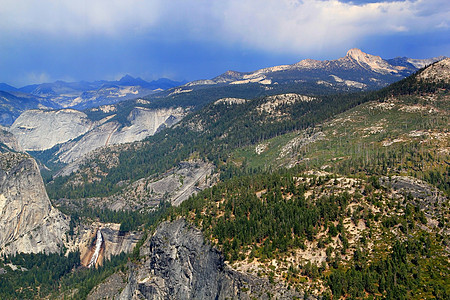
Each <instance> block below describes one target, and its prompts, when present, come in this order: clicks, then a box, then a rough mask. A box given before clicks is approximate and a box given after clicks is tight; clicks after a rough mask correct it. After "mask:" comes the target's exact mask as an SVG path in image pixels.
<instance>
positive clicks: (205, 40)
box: [0, 0, 450, 86]
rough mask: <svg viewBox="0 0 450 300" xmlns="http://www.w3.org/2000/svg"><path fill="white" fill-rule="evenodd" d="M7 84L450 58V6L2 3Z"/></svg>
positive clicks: (1, 62) (1, 47)
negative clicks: (358, 56) (366, 58)
mask: <svg viewBox="0 0 450 300" xmlns="http://www.w3.org/2000/svg"><path fill="white" fill-rule="evenodd" d="M0 41H1V42H0V70H1V72H0V82H6V83H8V84H11V85H14V86H23V85H26V84H31V83H41V82H51V81H55V80H66V81H78V80H88V81H92V80H99V79H107V80H113V79H118V78H120V77H121V76H123V75H124V74H131V75H133V76H140V77H142V78H144V79H147V80H153V79H157V78H160V77H167V78H171V79H174V80H195V79H201V78H211V77H214V76H216V75H219V74H221V73H223V72H225V71H226V70H228V69H232V70H237V71H252V70H256V69H259V68H263V67H268V66H273V65H280V64H291V63H295V62H297V61H300V60H302V59H305V58H313V59H336V58H339V57H342V56H344V55H345V53H346V51H347V50H348V49H350V48H354V47H356V48H360V49H362V50H363V51H365V52H367V53H370V54H374V55H379V56H381V57H383V58H393V57H396V56H407V57H411V58H428V57H434V56H440V55H445V56H450V1H448V0H417V1H414V0H411V1H361V0H354V1H345V0H340V1H339V0H221V1H211V0H196V1H193V0H171V1H165V0H126V1H125V0H90V1H87V0H77V1H72V0H39V1H36V0H0Z"/></svg>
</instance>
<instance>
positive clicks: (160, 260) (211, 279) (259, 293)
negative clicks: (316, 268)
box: [115, 219, 300, 299]
mask: <svg viewBox="0 0 450 300" xmlns="http://www.w3.org/2000/svg"><path fill="white" fill-rule="evenodd" d="M140 254H141V256H143V257H144V258H143V259H142V260H141V264H140V265H135V266H134V267H133V266H130V269H131V271H130V272H129V276H128V283H127V285H126V287H125V288H124V289H123V291H122V292H121V294H120V295H117V296H116V297H115V298H119V299H227V298H228V299H251V298H253V297H256V298H258V299H268V298H269V297H270V296H269V294H270V295H272V296H274V297H276V298H277V299H292V298H293V297H295V296H297V297H298V296H300V295H299V294H297V293H296V292H294V291H288V290H287V289H285V288H284V287H282V286H276V285H272V284H270V283H269V282H268V280H266V279H262V278H256V277H253V276H250V275H247V274H243V273H239V272H237V271H235V270H233V269H232V268H231V267H229V266H228V265H227V264H226V263H225V261H224V259H223V256H222V254H221V253H220V252H219V251H218V250H217V249H215V248H213V247H211V245H209V243H208V242H206V241H205V239H204V237H203V235H202V233H201V231H200V230H198V229H196V228H194V227H192V226H191V225H189V224H188V223H186V221H185V220H184V219H178V220H176V221H173V222H163V223H162V224H160V225H159V227H158V228H157V230H156V232H155V234H154V235H153V236H152V237H151V238H149V239H148V240H147V242H146V243H145V244H144V245H143V246H142V247H141V252H140Z"/></svg>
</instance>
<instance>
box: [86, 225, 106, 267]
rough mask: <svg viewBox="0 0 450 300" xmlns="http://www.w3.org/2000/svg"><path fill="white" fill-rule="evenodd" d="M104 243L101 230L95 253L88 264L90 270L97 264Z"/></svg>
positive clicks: (98, 234)
mask: <svg viewBox="0 0 450 300" xmlns="http://www.w3.org/2000/svg"><path fill="white" fill-rule="evenodd" d="M102 242H103V238H102V233H101V231H100V228H99V229H98V230H97V240H96V241H95V251H94V254H93V255H92V257H91V261H90V262H89V264H88V268H91V267H93V266H95V263H96V262H97V259H98V255H99V254H100V249H101V248H102Z"/></svg>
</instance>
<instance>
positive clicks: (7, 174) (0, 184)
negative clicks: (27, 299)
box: [0, 152, 68, 253]
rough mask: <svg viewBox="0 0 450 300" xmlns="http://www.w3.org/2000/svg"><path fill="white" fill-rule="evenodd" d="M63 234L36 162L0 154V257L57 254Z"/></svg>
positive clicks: (62, 218) (62, 219)
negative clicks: (22, 254)
mask: <svg viewBox="0 0 450 300" xmlns="http://www.w3.org/2000/svg"><path fill="white" fill-rule="evenodd" d="M67 230H68V218H67V217H66V216H64V215H63V214H62V213H60V212H59V211H58V210H57V209H55V208H53V207H52V205H51V203H50V200H49V199H48V196H47V193H46V191H45V187H44V183H43V181H42V177H41V175H40V173H39V169H38V166H37V164H36V162H35V161H34V160H33V159H32V158H30V157H29V156H28V155H26V154H23V153H12V152H7V153H2V154H0V253H16V252H25V253H37V252H57V251H59V250H60V249H61V247H62V246H63V240H62V237H63V236H64V234H65V232H66V231H67Z"/></svg>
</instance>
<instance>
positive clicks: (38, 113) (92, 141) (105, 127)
mask: <svg viewBox="0 0 450 300" xmlns="http://www.w3.org/2000/svg"><path fill="white" fill-rule="evenodd" d="M100 109H103V110H104V109H109V110H112V111H115V109H116V108H115V106H114V105H108V106H107V107H106V106H105V107H101V108H100ZM97 110H98V109H97ZM184 115H185V111H184V110H183V109H181V108H163V109H148V108H144V107H135V108H134V109H133V110H132V111H131V112H130V113H129V115H128V116H127V118H126V119H127V120H126V122H128V123H127V124H122V123H120V122H119V121H117V120H115V119H114V117H115V116H116V114H112V115H109V116H107V117H105V118H103V119H101V120H98V121H93V120H91V119H89V117H88V115H86V114H85V113H84V112H81V111H77V110H74V109H62V110H54V111H43V110H29V111H26V112H24V113H23V114H22V115H20V117H19V118H17V120H16V121H15V122H14V124H13V125H12V126H11V128H10V129H9V131H10V132H11V133H13V134H14V135H15V136H16V138H17V140H18V142H19V145H20V146H21V147H22V148H23V149H24V150H26V151H29V150H31V151H41V150H47V149H50V148H52V147H54V146H56V145H58V144H59V149H58V150H57V151H56V157H57V160H58V161H60V162H63V163H70V162H73V161H75V160H77V159H79V158H81V157H83V156H84V155H85V154H87V153H89V152H91V151H92V150H94V149H97V148H99V147H102V146H107V145H111V144H121V143H128V142H134V141H139V140H142V139H144V138H146V137H148V136H150V135H154V134H155V133H156V132H157V131H158V130H161V129H162V128H165V127H170V126H172V125H173V124H175V123H177V122H178V121H180V120H181V118H183V117H184Z"/></svg>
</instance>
